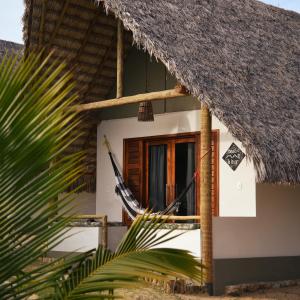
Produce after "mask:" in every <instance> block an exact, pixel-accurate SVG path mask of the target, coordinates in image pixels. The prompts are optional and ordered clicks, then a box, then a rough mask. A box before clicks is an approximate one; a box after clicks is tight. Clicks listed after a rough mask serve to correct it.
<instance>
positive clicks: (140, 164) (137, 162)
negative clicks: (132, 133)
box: [123, 140, 145, 224]
mask: <svg viewBox="0 0 300 300" xmlns="http://www.w3.org/2000/svg"><path fill="white" fill-rule="evenodd" d="M143 148H144V147H143V141H142V140H124V180H125V183H126V184H127V185H128V187H129V188H130V190H131V191H132V193H133V195H134V196H135V198H136V199H137V200H138V201H139V202H140V203H141V204H142V206H143V207H145V203H142V201H143V200H144V199H143V198H144V197H143V180H144V173H143V168H144V159H143V152H144V149H143ZM123 215H124V222H125V223H126V224H129V223H130V220H129V218H128V216H127V214H123Z"/></svg>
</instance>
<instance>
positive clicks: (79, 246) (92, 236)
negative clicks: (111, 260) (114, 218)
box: [52, 224, 127, 252]
mask: <svg viewBox="0 0 300 300" xmlns="http://www.w3.org/2000/svg"><path fill="white" fill-rule="evenodd" d="M126 231H127V227H126V226H109V224H108V232H107V238H108V240H107V246H108V248H109V249H110V250H112V251H114V250H115V249H116V247H117V246H118V244H119V242H120V241H121V239H122V238H123V236H124V234H125V232H126ZM63 237H64V239H63V241H62V242H61V243H60V244H58V245H57V246H55V247H54V248H53V249H52V251H61V252H85V251H89V250H92V249H96V248H97V247H98V245H99V244H100V243H101V239H102V227H80V226H77V227H71V228H70V229H69V230H68V232H67V233H66V234H65V235H64V236H63Z"/></svg>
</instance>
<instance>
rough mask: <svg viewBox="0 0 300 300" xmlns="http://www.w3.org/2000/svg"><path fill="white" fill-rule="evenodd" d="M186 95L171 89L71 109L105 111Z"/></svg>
mask: <svg viewBox="0 0 300 300" xmlns="http://www.w3.org/2000/svg"><path fill="white" fill-rule="evenodd" d="M186 95H187V94H186V93H185V92H182V91H178V90H176V89H170V90H166V91H158V92H151V93H144V94H137V95H133V96H126V97H121V98H114V99H109V100H102V101H97V102H91V103H86V104H78V105H74V106H73V107H71V110H75V111H78V112H82V111H87V110H94V109H103V108H108V107H113V106H120V105H126V104H132V103H139V102H143V101H158V100H163V99H173V98H178V97H184V96H186Z"/></svg>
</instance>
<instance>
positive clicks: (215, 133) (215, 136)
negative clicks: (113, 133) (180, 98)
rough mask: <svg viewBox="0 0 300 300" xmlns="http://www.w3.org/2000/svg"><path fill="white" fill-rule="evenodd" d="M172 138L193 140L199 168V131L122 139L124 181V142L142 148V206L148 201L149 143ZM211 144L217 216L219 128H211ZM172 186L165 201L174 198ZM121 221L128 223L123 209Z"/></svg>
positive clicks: (166, 142) (215, 213)
mask: <svg viewBox="0 0 300 300" xmlns="http://www.w3.org/2000/svg"><path fill="white" fill-rule="evenodd" d="M172 140H178V143H185V142H186V143H187V142H195V146H196V149H195V150H196V151H195V155H196V163H197V169H198V170H199V169H200V132H199V131H196V132H186V133H176V134H167V135H156V136H146V137H136V138H128V139H124V140H123V170H124V172H123V175H124V179H125V181H127V179H128V174H127V172H126V170H127V168H126V161H127V160H126V157H127V153H126V144H128V141H130V142H135V141H136V142H139V143H140V146H139V147H142V149H140V155H141V157H140V161H141V162H142V164H143V165H142V166H141V174H140V176H142V178H143V182H142V187H141V195H142V202H143V203H142V205H143V207H147V205H148V204H147V202H148V196H149V191H148V184H147V182H148V176H149V172H148V169H149V166H148V163H149V160H148V159H147V157H148V156H149V154H148V148H149V145H155V144H170V141H172ZM176 143H177V142H175V143H173V147H174V146H175V145H176ZM212 145H213V151H215V152H216V153H215V154H214V155H213V156H212V157H213V159H214V161H213V163H212V168H216V169H213V170H212V174H214V176H216V178H214V180H215V182H214V189H213V190H212V197H215V198H214V204H215V207H214V216H219V130H218V129H215V130H212ZM168 152H169V153H168V156H170V155H173V156H175V149H171V151H168ZM167 159H173V160H174V158H171V157H167ZM167 176H168V177H169V176H172V177H173V176H175V170H174V169H172V170H171V172H168V175H167ZM167 181H168V182H170V181H171V182H173V181H174V178H168V180H167ZM200 188H201V187H200V179H199V178H198V181H197V186H196V191H195V192H196V198H195V199H196V212H197V214H199V213H200V203H199V201H198V199H199V197H200ZM173 193H175V191H174V188H173V189H172V188H171V193H170V192H169V191H168V190H167V203H169V202H170V199H173V198H174V194H173ZM214 193H215V195H214ZM123 221H124V222H125V223H126V224H128V223H129V222H128V217H126V213H125V212H124V211H123Z"/></svg>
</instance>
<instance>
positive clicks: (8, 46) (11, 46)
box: [0, 40, 23, 60]
mask: <svg viewBox="0 0 300 300" xmlns="http://www.w3.org/2000/svg"><path fill="white" fill-rule="evenodd" d="M20 51H23V45H21V44H17V43H14V42H10V41H5V40H0V60H1V58H2V57H3V56H4V55H5V54H6V53H7V54H8V55H9V54H16V53H19V52H20Z"/></svg>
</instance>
